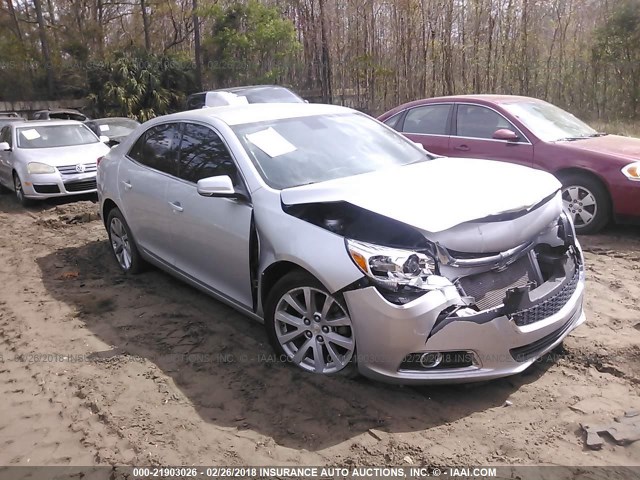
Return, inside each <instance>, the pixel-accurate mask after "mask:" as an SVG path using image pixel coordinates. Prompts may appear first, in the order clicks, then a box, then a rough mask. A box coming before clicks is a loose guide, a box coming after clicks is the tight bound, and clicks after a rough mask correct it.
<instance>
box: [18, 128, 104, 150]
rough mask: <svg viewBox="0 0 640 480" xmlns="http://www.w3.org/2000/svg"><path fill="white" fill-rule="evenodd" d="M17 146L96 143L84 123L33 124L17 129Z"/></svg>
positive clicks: (38, 146) (66, 145)
mask: <svg viewBox="0 0 640 480" xmlns="http://www.w3.org/2000/svg"><path fill="white" fill-rule="evenodd" d="M17 136H18V147H19V148H54V147H70V146H73V145H87V144H90V143H98V142H99V141H100V140H98V137H96V136H95V134H94V133H93V132H92V131H91V130H89V129H88V128H87V127H85V126H84V125H34V126H29V127H21V128H18V129H17Z"/></svg>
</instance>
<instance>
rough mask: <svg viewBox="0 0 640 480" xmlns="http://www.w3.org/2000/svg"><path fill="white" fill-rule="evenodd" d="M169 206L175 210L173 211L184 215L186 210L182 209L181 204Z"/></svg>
mask: <svg viewBox="0 0 640 480" xmlns="http://www.w3.org/2000/svg"><path fill="white" fill-rule="evenodd" d="M169 205H170V206H171V208H173V211H174V212H176V213H182V212H184V208H182V205H180V202H175V203H174V202H169Z"/></svg>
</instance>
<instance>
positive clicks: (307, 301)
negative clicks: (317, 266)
mask: <svg viewBox="0 0 640 480" xmlns="http://www.w3.org/2000/svg"><path fill="white" fill-rule="evenodd" d="M274 325H275V332H276V338H277V340H278V342H279V343H280V346H281V347H282V350H283V351H284V353H285V354H286V355H287V357H288V358H289V361H291V362H293V363H295V364H296V365H298V366H299V367H300V368H303V369H304V370H307V371H309V372H314V373H324V374H327V373H335V372H339V371H340V370H342V369H344V368H345V367H346V366H347V365H348V364H349V362H350V361H351V359H352V357H353V354H354V352H355V346H356V345H355V337H354V333H353V327H352V324H351V318H350V317H349V314H348V313H347V312H346V311H345V309H344V308H343V307H342V305H340V304H339V303H338V302H337V301H336V299H335V298H333V297H332V296H331V295H329V294H328V293H326V292H323V291H322V290H318V289H316V288H312V287H298V288H294V289H292V290H289V291H288V292H287V293H285V294H284V295H283V296H282V297H281V298H280V300H279V301H278V304H277V306H276V309H275V314H274Z"/></svg>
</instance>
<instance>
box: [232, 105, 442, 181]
mask: <svg viewBox="0 0 640 480" xmlns="http://www.w3.org/2000/svg"><path fill="white" fill-rule="evenodd" d="M232 128H233V130H234V132H235V133H236V135H237V136H238V138H239V139H240V141H241V142H242V144H243V146H244V148H245V150H246V151H247V153H248V155H249V157H250V158H251V160H252V161H253V163H254V165H255V166H256V168H257V169H258V172H260V175H261V176H262V178H263V179H264V181H265V182H266V183H267V185H269V186H270V187H272V188H276V189H284V188H289V187H295V186H298V185H306V184H309V183H316V182H324V181H326V180H333V179H335V178H342V177H349V176H351V175H358V174H361V173H368V172H373V171H376V170H382V169H384V168H389V167H396V166H399V165H406V164H409V163H415V162H420V161H423V160H428V159H429V158H430V157H429V156H428V155H427V153H426V152H425V151H424V150H421V149H420V148H418V147H416V146H415V145H414V144H413V143H412V142H411V141H409V140H407V139H405V138H404V137H403V136H401V135H400V134H397V133H395V132H393V131H392V130H390V129H388V128H386V127H384V126H383V125H381V124H379V123H378V122H376V121H375V120H373V119H371V118H369V117H367V116H366V115H362V114H359V113H347V114H336V115H315V116H309V117H297V118H287V119H281V120H271V121H266V122H258V123H251V124H245V125H237V126H234V127H232Z"/></svg>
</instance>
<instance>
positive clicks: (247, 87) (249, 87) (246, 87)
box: [189, 85, 295, 96]
mask: <svg viewBox="0 0 640 480" xmlns="http://www.w3.org/2000/svg"><path fill="white" fill-rule="evenodd" d="M261 88H279V89H281V90H289V91H290V92H292V91H291V90H290V89H289V88H287V87H283V86H282V85H243V86H240V87H227V88H216V89H215V90H205V91H203V92H197V93H192V94H191V95H189V96H192V95H205V94H207V93H209V92H231V93H239V92H245V91H247V90H258V89H261ZM292 93H295V92H292Z"/></svg>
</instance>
